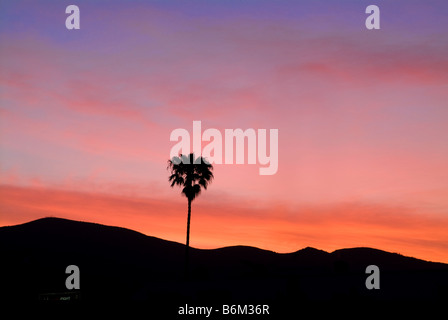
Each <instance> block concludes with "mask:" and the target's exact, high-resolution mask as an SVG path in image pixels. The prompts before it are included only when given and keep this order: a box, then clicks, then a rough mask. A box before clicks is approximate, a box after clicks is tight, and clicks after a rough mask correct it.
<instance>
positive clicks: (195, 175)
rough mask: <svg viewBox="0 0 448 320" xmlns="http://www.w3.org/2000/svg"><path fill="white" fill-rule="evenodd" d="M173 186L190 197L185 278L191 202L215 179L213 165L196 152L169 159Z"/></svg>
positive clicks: (186, 250)
mask: <svg viewBox="0 0 448 320" xmlns="http://www.w3.org/2000/svg"><path fill="white" fill-rule="evenodd" d="M168 169H169V170H170V177H169V178H168V181H169V182H171V187H174V186H176V185H177V186H180V187H182V194H183V195H184V196H186V197H187V199H188V214H187V241H186V246H185V278H188V276H189V257H190V254H189V250H190V221H191V202H193V200H194V199H195V198H196V197H197V196H199V194H200V193H201V188H204V189H207V186H208V185H209V183H210V182H211V181H212V180H213V172H212V171H213V166H212V165H211V164H210V163H208V161H207V160H206V159H205V158H203V157H197V158H196V157H195V155H194V153H190V154H189V155H183V154H181V155H179V156H178V157H173V158H172V159H171V160H168Z"/></svg>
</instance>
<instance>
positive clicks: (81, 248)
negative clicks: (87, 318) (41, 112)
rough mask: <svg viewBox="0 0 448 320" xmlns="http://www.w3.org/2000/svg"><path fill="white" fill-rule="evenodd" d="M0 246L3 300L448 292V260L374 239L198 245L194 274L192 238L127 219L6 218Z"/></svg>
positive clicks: (405, 298) (389, 297)
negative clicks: (374, 283)
mask: <svg viewBox="0 0 448 320" xmlns="http://www.w3.org/2000/svg"><path fill="white" fill-rule="evenodd" d="M0 252H1V255H2V259H1V261H2V262H1V264H0V268H1V269H0V274H1V275H2V284H1V286H0V295H1V296H0V299H1V301H2V302H5V301H21V302H33V301H36V302H39V299H40V300H52V299H55V300H58V299H60V298H61V297H63V296H64V294H65V296H64V299H71V301H75V302H76V303H88V302H97V301H105V302H114V301H144V302H145V303H147V304H148V305H152V306H154V307H155V308H156V307H158V306H160V305H161V304H171V305H172V306H173V308H172V309H170V310H169V312H172V313H176V312H177V308H178V307H177V306H182V305H185V304H187V303H189V304H194V305H207V304H208V305H219V304H231V303H247V304H258V303H269V304H271V305H273V306H281V307H277V311H276V312H277V313H278V312H285V313H286V312H289V311H291V310H290V309H294V308H299V307H300V305H305V304H307V303H309V302H310V303H312V302H319V303H321V302H337V303H338V304H341V303H342V304H344V303H347V304H351V303H353V302H356V303H367V304H370V303H383V302H386V303H388V302H393V303H400V302H403V303H406V304H407V303H409V302H421V301H431V302H436V303H439V302H440V303H444V302H446V301H447V298H448V265H447V264H443V263H435V262H428V261H423V260H419V259H415V258H410V257H405V256H402V255H399V254H394V253H389V252H385V251H381V250H376V249H371V248H352V249H341V250H336V251H334V252H332V253H328V252H325V251H322V250H317V249H314V248H309V247H308V248H305V249H302V250H299V251H297V252H294V253H289V254H278V253H274V252H271V251H266V250H261V249H258V248H254V247H245V246H235V247H226V248H221V249H214V250H200V249H194V248H191V252H190V254H191V266H190V278H189V279H188V281H187V280H185V278H184V269H183V266H184V263H183V262H184V254H185V246H184V245H183V244H180V243H176V242H171V241H166V240H161V239H158V238H154V237H150V236H146V235H143V234H141V233H138V232H135V231H132V230H128V229H124V228H119V227H109V226H104V225H100V224H95V223H86V222H78V221H71V220H66V219H59V218H44V219H39V220H36V221H32V222H29V223H25V224H22V225H17V226H11V227H1V228H0ZM371 264H374V265H377V266H378V267H379V268H380V284H381V286H380V289H379V290H368V289H367V288H366V286H365V280H366V278H367V277H368V275H367V274H366V273H365V269H366V267H367V266H368V265H371ZM68 265H76V266H78V267H79V269H80V290H74V291H70V293H67V292H68V291H69V290H67V288H66V287H65V280H66V278H67V277H68V274H65V269H66V267H67V266H68ZM70 295H71V296H70ZM67 296H70V298H67ZM41 302H43V303H45V301H41ZM271 308H272V307H271ZM288 308H289V309H288ZM288 310H289V311H288ZM274 311H275V309H274Z"/></svg>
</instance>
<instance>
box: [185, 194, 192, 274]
mask: <svg viewBox="0 0 448 320" xmlns="http://www.w3.org/2000/svg"><path fill="white" fill-rule="evenodd" d="M190 219H191V199H188V218H187V245H186V246H185V278H186V279H188V273H189V272H188V271H189V270H188V269H189V263H190V261H189V259H190V256H189V253H190V252H189V251H190Z"/></svg>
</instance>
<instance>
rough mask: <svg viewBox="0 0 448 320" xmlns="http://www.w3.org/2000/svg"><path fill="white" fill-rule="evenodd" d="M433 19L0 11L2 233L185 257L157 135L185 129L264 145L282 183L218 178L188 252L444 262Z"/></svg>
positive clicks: (447, 226) (111, 9)
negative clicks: (36, 229) (80, 227)
mask: <svg viewBox="0 0 448 320" xmlns="http://www.w3.org/2000/svg"><path fill="white" fill-rule="evenodd" d="M70 4H76V5H78V6H79V8H80V11H81V21H80V26H81V29H80V30H67V29H66V27H65V20H66V18H67V16H68V14H66V13H65V8H66V7H67V6H68V5H70ZM370 4H376V5H378V6H379V8H380V10H381V20H380V21H381V29H380V30H367V29H366V27H365V19H366V18H367V16H368V15H367V14H366V13H365V9H366V7H367V6H368V5H370ZM447 14H448V2H447V1H444V0H443V1H442V0H441V1H412V0H400V1H380V0H377V1H370V0H369V1H361V0H357V1H354V0H353V1H348V0H347V1H329V0H327V1H315V0H307V1H274V0H269V1H267V0H266V1H265V0H257V1H255V0H246V1H242V0H239V1H236V0H226V1H218V0H216V1H215V0H214V1H212V0H207V1H206V0H202V1H199V0H197V1H196V0H192V1H188V0H186V1H180V0H179V1H171V0H164V1H162V0H159V1H124V0H122V1H81V0H74V1H40V0H39V1H18V0H16V1H2V2H1V3H0V181H1V185H0V226H5V225H14V224H19V223H24V222H28V221H31V220H35V219H38V218H42V217H46V216H55V217H62V218H68V219H75V220H82V221H90V222H97V223H102V224H107V225H115V226H122V227H126V228H130V229H133V230H137V231H139V232H142V233H144V234H147V235H152V236H156V237H160V238H163V239H167V240H173V241H178V242H182V243H184V242H185V232H186V213H187V200H186V198H185V197H182V196H181V194H180V191H181V190H180V188H170V186H169V183H168V171H167V169H166V167H167V160H168V159H169V155H170V149H171V148H172V146H173V145H175V142H172V141H170V133H171V132H172V131H173V130H174V129H176V128H184V129H187V130H188V131H190V132H191V131H192V124H193V121H194V120H200V121H202V129H203V130H205V129H207V128H216V129H218V130H220V132H222V133H223V135H224V130H225V129H236V128H241V129H243V130H245V129H248V128H254V129H268V130H269V129H278V132H279V152H278V159H279V166H278V171H277V173H276V174H275V175H272V176H261V175H259V168H260V165H259V164H255V165H248V164H245V165H236V164H233V165H229V164H227V165H226V164H221V165H215V169H214V174H215V180H214V181H213V183H212V184H211V185H210V187H209V189H208V190H207V191H206V192H204V193H202V194H201V195H200V196H199V198H197V199H196V200H195V201H194V202H193V209H192V210H193V211H192V225H191V245H192V246H193V247H197V248H217V247H222V246H228V245H239V244H243V245H251V246H257V247H260V248H263V249H269V250H273V251H276V252H293V251H296V250H299V249H301V248H304V247H307V246H311V247H315V248H319V249H322V250H326V251H333V250H336V249H339V248H348V247H358V246H367V247H374V248H378V249H382V250H386V251H391V252H398V253H401V254H403V255H409V256H415V257H417V258H421V259H425V260H432V261H441V262H446V263H448V19H447ZM204 145H205V143H204V144H203V146H204ZM268 150H269V148H268Z"/></svg>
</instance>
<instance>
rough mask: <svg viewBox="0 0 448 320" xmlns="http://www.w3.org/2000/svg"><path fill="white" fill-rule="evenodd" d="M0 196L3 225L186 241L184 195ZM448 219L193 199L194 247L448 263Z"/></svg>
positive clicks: (28, 191) (31, 192) (349, 207)
mask: <svg viewBox="0 0 448 320" xmlns="http://www.w3.org/2000/svg"><path fill="white" fill-rule="evenodd" d="M0 191H1V192H0V197H1V198H0V200H1V211H2V212H15V215H9V216H5V215H3V216H1V217H0V225H2V226H5V225H14V224H20V223H25V222H28V221H31V220H35V219H39V218H43V217H48V216H54V217H60V218H67V219H73V220H80V221H86V222H95V223H101V224H105V225H111V226H120V227H125V228H129V229H132V230H135V231H138V232H141V233H144V234H146V235H150V236H155V237H158V238H162V239H165V240H171V241H176V242H180V243H184V242H185V229H186V200H185V198H181V197H180V196H178V197H177V199H168V198H167V199H164V200H161V199H158V200H154V199H150V198H139V197H125V196H118V195H110V194H109V195H108V194H89V193H83V192H73V191H61V190H49V189H45V188H19V187H11V186H2V187H1V188H0ZM199 199H200V198H199ZM173 200H174V201H173ZM275 216H278V218H275ZM86 217H89V218H88V219H86ZM447 220H448V219H447V218H446V217H444V216H443V215H417V214H414V213H412V212H409V210H406V209H405V208H400V207H395V208H386V207H381V206H376V207H375V206H372V207H365V206H362V205H359V204H355V203H353V204H344V205H335V206H325V207H303V208H300V209H297V210H296V211H294V210H292V211H291V210H286V209H285V208H281V207H279V208H276V207H272V208H269V209H264V210H254V209H251V208H248V207H246V208H244V207H238V206H237V205H232V204H226V203H222V204H219V205H212V204H210V203H201V201H194V202H193V211H192V229H191V232H192V233H191V245H192V246H193V247H196V248H202V249H212V248H218V247H224V246H232V245H249V246H255V247H259V248H262V249H266V250H271V251H276V252H280V253H288V252H294V251H297V250H299V249H302V248H304V247H307V246H311V247H315V248H318V249H322V250H325V251H328V252H331V251H334V250H336V249H341V248H350V247H373V248H377V249H381V250H385V251H390V252H396V253H400V254H403V255H406V256H413V257H416V258H419V259H424V260H430V261H438V262H445V263H448V245H447V240H448V238H447V235H448V234H447V232H446V227H445V226H446V225H447V223H448V221H447Z"/></svg>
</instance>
